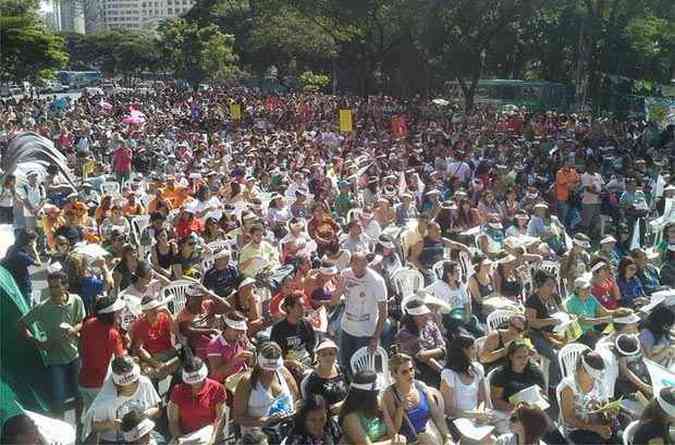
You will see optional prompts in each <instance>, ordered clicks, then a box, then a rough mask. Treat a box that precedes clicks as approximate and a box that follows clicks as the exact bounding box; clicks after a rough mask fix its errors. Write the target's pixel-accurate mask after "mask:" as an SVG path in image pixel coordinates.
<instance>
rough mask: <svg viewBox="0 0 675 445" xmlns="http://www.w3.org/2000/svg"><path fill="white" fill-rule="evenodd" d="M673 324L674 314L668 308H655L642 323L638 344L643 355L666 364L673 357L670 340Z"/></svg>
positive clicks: (674, 350)
mask: <svg viewBox="0 0 675 445" xmlns="http://www.w3.org/2000/svg"><path fill="white" fill-rule="evenodd" d="M673 324H675V314H673V312H672V311H671V310H670V308H668V307H665V306H659V307H657V308H655V309H654V310H653V311H652V312H651V313H650V314H649V315H648V316H647V319H646V320H645V321H644V323H643V324H642V328H641V329H640V344H641V345H642V350H643V351H644V354H645V356H646V357H647V358H648V359H650V360H653V361H655V362H657V363H660V364H662V365H668V364H669V362H671V361H672V358H673V357H675V348H673V345H672V342H671V341H670V330H671V329H672V327H673Z"/></svg>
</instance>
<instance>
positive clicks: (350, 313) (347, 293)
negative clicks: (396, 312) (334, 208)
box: [333, 251, 389, 375]
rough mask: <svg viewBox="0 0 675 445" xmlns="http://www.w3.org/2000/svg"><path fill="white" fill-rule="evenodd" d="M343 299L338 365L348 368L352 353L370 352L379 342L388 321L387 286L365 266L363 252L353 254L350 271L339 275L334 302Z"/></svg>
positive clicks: (366, 260)
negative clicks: (366, 348)
mask: <svg viewBox="0 0 675 445" xmlns="http://www.w3.org/2000/svg"><path fill="white" fill-rule="evenodd" d="M342 295H344V297H345V312H344V315H343V317H342V344H341V346H340V353H341V363H342V364H343V366H346V369H347V373H348V375H351V372H350V369H349V366H347V364H349V363H350V359H351V357H352V355H354V353H355V352H356V351H357V350H359V349H360V348H362V347H364V346H368V348H369V349H370V350H371V351H374V350H375V349H377V347H378V346H379V345H380V343H381V341H382V335H383V333H384V330H385V325H386V321H387V318H388V313H389V312H388V309H387V286H386V284H385V282H384V279H383V278H382V277H381V276H380V275H379V274H378V273H377V272H375V271H374V270H372V269H371V268H370V267H369V266H368V259H367V258H366V253H365V252H364V251H357V252H354V254H353V255H352V261H351V268H350V269H347V270H346V271H344V272H343V273H342V275H341V276H340V278H339V282H338V288H337V289H336V291H335V293H334V294H333V302H334V303H336V302H337V300H338V298H340V297H341V296H342Z"/></svg>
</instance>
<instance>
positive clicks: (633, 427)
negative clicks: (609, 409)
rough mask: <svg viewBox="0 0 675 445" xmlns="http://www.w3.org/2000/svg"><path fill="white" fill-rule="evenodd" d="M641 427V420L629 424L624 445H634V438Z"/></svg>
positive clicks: (624, 433) (624, 436) (624, 432)
mask: <svg viewBox="0 0 675 445" xmlns="http://www.w3.org/2000/svg"><path fill="white" fill-rule="evenodd" d="M638 426H640V421H639V420H633V421H632V422H631V423H629V424H628V426H627V427H626V429H625V430H624V431H623V445H633V437H635V432H636V431H637V429H638Z"/></svg>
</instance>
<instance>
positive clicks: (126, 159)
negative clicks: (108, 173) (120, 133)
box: [112, 147, 133, 173]
mask: <svg viewBox="0 0 675 445" xmlns="http://www.w3.org/2000/svg"><path fill="white" fill-rule="evenodd" d="M132 157H133V155H132V154H131V150H129V149H128V148H124V147H120V148H118V149H117V150H116V151H115V152H114V153H113V159H112V161H113V162H112V163H113V168H114V170H115V172H118V173H126V172H128V171H130V170H131V159H132Z"/></svg>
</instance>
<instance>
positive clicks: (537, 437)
mask: <svg viewBox="0 0 675 445" xmlns="http://www.w3.org/2000/svg"><path fill="white" fill-rule="evenodd" d="M509 422H510V424H511V425H510V429H511V433H508V434H504V435H502V436H499V438H498V439H497V442H496V445H540V444H541V443H542V440H541V439H542V438H543V437H544V435H545V434H546V432H548V431H549V430H550V429H551V424H552V422H551V419H550V418H549V417H548V415H547V414H546V413H545V412H544V411H542V410H541V409H540V408H537V407H535V406H529V405H527V404H522V405H519V406H518V407H517V408H516V409H515V410H514V411H513V413H511V417H510V418H509Z"/></svg>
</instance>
